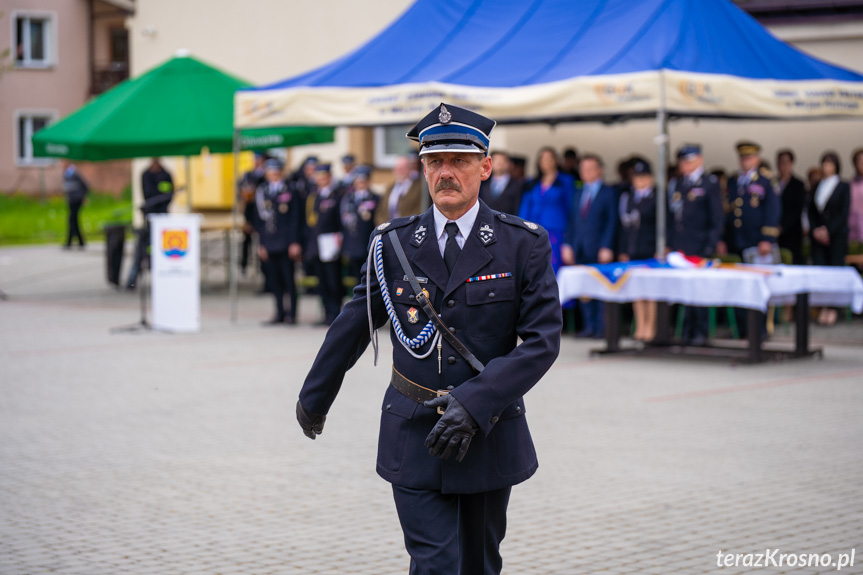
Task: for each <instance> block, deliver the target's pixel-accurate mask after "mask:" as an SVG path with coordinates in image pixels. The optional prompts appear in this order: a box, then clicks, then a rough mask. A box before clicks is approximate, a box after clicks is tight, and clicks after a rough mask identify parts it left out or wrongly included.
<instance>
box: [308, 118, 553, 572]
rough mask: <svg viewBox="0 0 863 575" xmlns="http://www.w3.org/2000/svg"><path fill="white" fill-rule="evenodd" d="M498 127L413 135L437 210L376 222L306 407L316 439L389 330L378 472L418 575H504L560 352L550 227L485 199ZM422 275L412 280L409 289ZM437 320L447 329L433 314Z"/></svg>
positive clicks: (311, 379)
mask: <svg viewBox="0 0 863 575" xmlns="http://www.w3.org/2000/svg"><path fill="white" fill-rule="evenodd" d="M451 123H455V124H457V125H458V127H459V128H460V129H459V130H458V131H455V130H452V129H451V128H452V127H451V126H450V124H451ZM493 127H494V122H493V121H492V120H489V119H488V118H485V117H483V116H481V115H479V114H476V113H474V112H471V111H470V110H465V109H462V108H457V107H455V106H450V105H446V104H441V105H440V106H439V107H438V108H437V109H435V110H434V111H432V113H430V114H429V115H427V116H426V117H425V118H423V119H422V120H421V121H420V122H419V123H418V124H417V125H416V126H415V127H414V128H413V129H412V130H411V131H410V132H409V133H408V137H409V138H411V139H414V140H418V141H419V143H420V154H421V155H422V159H423V168H424V170H423V171H424V174H425V178H426V180H427V182H428V187H429V191H430V196H431V198H432V201H433V204H434V205H433V207H432V208H430V209H429V210H427V211H426V212H425V213H423V214H422V215H420V216H411V217H407V218H397V219H395V220H392V221H389V222H385V223H384V224H382V225H380V226H378V227H377V228H376V230H375V234H374V235H373V236H372V242H371V250H372V261H373V264H374V265H372V266H370V267H368V268H367V267H364V268H363V281H362V283H361V284H360V285H359V286H358V287H357V288H356V289H355V290H354V299H353V300H352V301H351V302H350V303H348V304H347V305H346V306H345V309H344V311H343V312H342V314H341V315H339V317H338V318H337V319H336V321H335V322H334V323H333V325H332V326H331V327H330V329H329V331H328V332H327V337H326V340H325V341H324V343H323V346H322V347H321V349H320V351H319V352H318V356H317V359H316V360H315V363H314V365H313V366H312V369H311V371H310V372H309V374H308V376H307V377H306V381H305V383H304V385H303V388H302V390H301V391H300V398H299V402H298V403H297V419H298V421H299V423H300V426H301V427H302V428H303V431H304V432H305V433H306V435H307V436H309V437H310V438H312V439H314V438H315V437H316V435H317V434H318V433H320V432H321V430H322V429H323V425H324V421H325V414H326V413H327V411H329V409H330V406H331V405H332V403H333V401H334V400H335V397H336V394H337V393H338V390H339V387H340V386H341V384H342V380H343V379H344V376H345V371H346V370H347V369H349V368H350V367H351V366H352V365H353V364H354V363H355V362H356V361H357V359H359V357H360V356H361V355H362V354H363V351H364V350H365V348H366V347H367V346H368V344H369V341H370V338H371V334H370V330H371V328H372V327H374V328H379V327H382V326H384V325H385V324H386V322H387V320H388V319H389V320H390V321H391V325H392V330H391V336H392V341H393V371H392V378H391V385H390V387H389V388H388V389H387V391H386V393H385V395H384V400H383V403H382V410H381V411H382V413H381V428H380V439H379V444H378V463H377V471H378V474H379V475H381V477H383V478H384V479H386V480H387V481H389V482H390V483H392V486H393V487H392V489H393V497H394V499H395V504H396V510H397V512H398V515H399V520H400V522H401V525H402V530H403V532H404V538H405V546H406V548H407V551H408V554H409V555H410V556H411V570H410V572H411V573H412V574H413V575H452V574H453V573H462V574H465V575H468V574H494V573H500V570H501V566H502V560H501V557H500V552H499V546H500V542H501V540H502V539H503V537H504V534H505V531H506V509H507V505H508V502H509V496H510V490H511V487H512V486H513V485H515V484H517V483H520V482H522V481H524V480H526V479H528V478H529V477H530V476H531V475H533V473H534V472H535V471H536V468H537V461H536V451H535V450H534V446H533V441H532V440H531V436H530V431H529V430H528V427H527V421H526V419H525V407H524V399H523V396H524V394H525V393H527V391H528V390H529V389H530V388H531V387H533V385H534V384H536V383H537V382H538V381H539V379H540V378H541V377H542V375H543V374H544V373H545V372H546V371H547V370H548V369H549V367H551V365H552V363H553V362H554V360H555V358H556V357H557V354H558V350H559V346H560V331H561V328H562V319H561V312H560V302H559V299H558V287H557V281H556V280H555V276H554V272H553V271H552V267H551V248H550V245H549V241H548V236H547V234H546V232H545V230H543V229H542V228H540V227H539V226H538V225H536V224H533V223H531V222H526V221H524V220H521V219H520V218H518V217H516V216H512V215H509V214H504V213H500V212H495V211H493V210H492V209H491V208H489V207H488V206H487V205H486V204H485V203H484V202H482V201H481V200H479V199H478V196H479V187H480V182H481V181H483V180H485V179H487V178H488V177H489V175H490V174H491V170H492V161H491V158H489V157H488V156H487V150H488V145H489V134H490V132H491V130H492V128H493ZM397 246H401V249H403V250H404V256H403V258H404V260H405V261H404V262H403V263H402V262H401V261H400V254H399V253H397V249H398V247H397ZM408 271H409V273H410V276H408V273H406V272H408ZM414 274H416V275H417V276H418V277H416V280H417V282H418V284H411V283H410V281H405V280H404V278H405V276H408V277H413V275H414ZM415 288H416V290H417V291H415ZM420 290H421V291H420ZM426 301H427V302H430V303H431V304H432V305H433V307H434V309H428V307H427V306H426V305H425V302H426ZM369 313H371V318H369ZM426 313H427V314H428V315H426ZM438 314H440V315H439V317H440V320H441V321H442V322H444V323H445V324H447V325H444V326H438V324H437V323H436V321H432V320H431V318H436V317H438ZM424 326H425V327H424ZM441 333H446V334H447V335H446V336H442V335H441ZM456 338H457V339H458V340H459V341H460V342H461V343H460V344H459V343H458V342H457V341H456ZM519 338H520V339H521V343H519V342H518V340H519ZM460 345H463V346H464V348H466V349H464V348H461V347H459V346H460ZM457 350H458V351H457ZM471 358H472V359H471ZM483 364H485V365H483ZM438 408H443V409H444V411H443V415H440V413H439V410H438Z"/></svg>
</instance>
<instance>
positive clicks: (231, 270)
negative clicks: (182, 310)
mask: <svg viewBox="0 0 863 575" xmlns="http://www.w3.org/2000/svg"><path fill="white" fill-rule="evenodd" d="M239 164H240V131H239V130H234V171H233V178H234V182H233V183H234V203H233V207H232V208H231V233H230V235H229V236H228V237H229V238H230V241H229V242H228V260H229V265H228V282H229V283H230V288H229V289H230V295H231V323H236V322H237V238H236V237H235V236H236V234H237V216H238V214H239V209H240V208H239V205H238V204H239V203H240V202H239V198H238V197H237V195H238V194H237V182H238V181H239V180H238V175H239V170H240V165H239Z"/></svg>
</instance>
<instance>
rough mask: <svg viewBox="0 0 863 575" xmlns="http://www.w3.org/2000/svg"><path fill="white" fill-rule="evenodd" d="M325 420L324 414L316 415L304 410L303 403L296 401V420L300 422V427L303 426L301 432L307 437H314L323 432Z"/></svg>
mask: <svg viewBox="0 0 863 575" xmlns="http://www.w3.org/2000/svg"><path fill="white" fill-rule="evenodd" d="M326 420H327V416H326V415H318V414H317V413H312V412H311V411H306V409H305V408H304V407H303V404H302V403H300V402H299V401H297V421H299V422H300V427H302V428H303V433H305V434H306V437H308V438H309V439H314V438H315V437H317V436H318V435H320V434H321V433H323V432H324V422H325V421H326Z"/></svg>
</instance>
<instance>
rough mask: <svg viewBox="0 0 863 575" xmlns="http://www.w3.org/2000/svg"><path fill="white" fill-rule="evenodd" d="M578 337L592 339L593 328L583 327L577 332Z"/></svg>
mask: <svg viewBox="0 0 863 575" xmlns="http://www.w3.org/2000/svg"><path fill="white" fill-rule="evenodd" d="M575 337H576V339H590V338H592V337H593V330H592V329H583V330H581V331H580V332H578V333H577V334H575Z"/></svg>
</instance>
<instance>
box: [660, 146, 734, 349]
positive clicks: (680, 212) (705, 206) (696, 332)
mask: <svg viewBox="0 0 863 575" xmlns="http://www.w3.org/2000/svg"><path fill="white" fill-rule="evenodd" d="M677 164H678V170H679V172H680V175H679V176H677V177H676V178H673V179H672V180H671V182H669V184H668V198H669V199H668V208H669V211H670V217H669V226H668V234H667V235H668V246H669V248H670V249H671V250H673V251H677V252H683V253H684V254H686V255H688V256H698V257H702V258H709V257H713V256H714V255H716V250H717V248H718V246H719V243H720V241H721V239H722V226H723V222H724V219H725V213H724V212H723V210H722V193H721V191H720V189H719V179H718V178H716V176H713V175H710V174H706V173H704V156H703V155H702V153H701V146H698V145H696V144H685V145H683V146H681V148H680V150H678V152H677ZM707 335H708V317H707V308H705V307H693V306H687V307H686V309H685V311H684V316H683V342H684V343H686V344H688V345H698V346H700V345H704V344H705V343H707Z"/></svg>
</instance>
